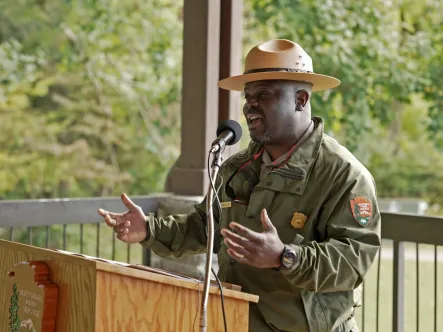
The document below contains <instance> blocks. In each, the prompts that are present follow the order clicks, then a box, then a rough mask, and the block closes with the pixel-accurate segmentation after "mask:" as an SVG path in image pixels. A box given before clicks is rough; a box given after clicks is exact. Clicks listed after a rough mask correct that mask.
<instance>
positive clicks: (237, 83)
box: [99, 39, 381, 332]
mask: <svg viewBox="0 0 443 332" xmlns="http://www.w3.org/2000/svg"><path fill="white" fill-rule="evenodd" d="M339 84H340V81H339V80H337V79H336V78H333V77H330V76H325V75H320V74H316V73H314V72H313V66H312V60H311V58H310V56H309V55H308V54H307V53H306V52H305V51H304V50H303V49H302V48H301V47H300V46H299V45H298V44H296V43H293V42H291V41H289V40H281V39H280V40H270V41H267V42H264V43H261V44H259V45H257V46H256V47H254V48H253V49H252V50H251V51H250V52H249V53H248V55H247V57H246V61H245V72H244V73H243V74H242V75H239V76H234V77H229V78H226V79H224V80H221V81H220V82H219V86H220V87H221V88H223V89H228V90H235V91H244V93H245V104H244V108H243V113H244V115H245V117H246V120H247V124H248V128H249V132H250V136H251V142H250V144H249V147H248V148H247V149H245V150H244V151H242V152H240V153H238V154H235V155H233V156H232V157H230V158H228V159H227V160H226V162H224V164H223V165H222V167H221V169H220V175H222V177H220V178H222V179H223V186H222V190H221V191H220V200H221V202H222V204H221V206H222V213H221V215H220V214H219V213H218V209H214V211H215V213H216V220H217V222H218V226H219V228H218V229H219V230H220V233H219V234H220V235H221V236H220V237H218V239H219V241H217V243H216V246H217V247H218V262H219V277H220V279H221V281H225V282H229V283H233V284H237V285H240V286H242V289H243V290H244V291H245V292H248V293H252V294H257V295H259V302H258V303H257V304H251V307H250V319H249V322H250V331H254V332H261V331H297V332H305V331H311V332H326V331H334V332H338V331H340V332H341V331H358V327H357V326H356V322H355V319H354V311H355V307H356V305H357V302H358V298H357V297H356V296H355V294H356V291H357V290H358V288H359V287H360V286H361V284H362V282H363V280H364V278H365V275H366V273H367V272H368V270H369V268H370V267H371V265H372V264H373V261H374V259H375V257H376V254H377V252H378V250H379V248H380V243H381V239H380V212H379V209H378V205H377V201H376V188H375V184H374V180H373V178H372V176H371V174H370V173H369V172H368V170H367V169H366V168H365V167H364V166H363V165H362V164H361V163H360V162H359V161H358V160H357V159H356V158H355V157H354V156H353V155H352V154H351V153H350V152H349V151H348V150H347V149H346V148H344V147H343V146H341V145H340V144H339V143H338V142H337V141H336V140H334V139H333V138H331V137H330V136H328V135H327V134H325V133H324V123H323V121H322V119H321V118H317V117H313V116H312V115H311V108H310V97H311V93H313V92H316V91H321V90H326V89H331V88H334V87H336V86H338V85H339ZM122 201H123V203H124V204H125V205H126V207H127V208H128V211H127V212H126V213H123V214H119V213H112V212H108V211H104V210H99V213H100V214H101V215H102V216H103V217H104V219H105V221H106V223H107V224H108V225H109V226H110V227H113V228H114V229H115V231H116V232H117V237H118V238H119V239H120V240H122V241H125V242H129V243H141V244H142V245H143V246H146V247H149V248H151V249H152V250H153V251H154V252H156V253H157V254H159V255H161V256H165V255H173V256H176V257H179V256H182V255H185V254H192V253H202V252H204V251H205V249H206V231H205V225H206V212H205V211H206V208H205V202H202V203H201V204H199V205H197V206H196V207H195V211H194V212H193V213H191V214H189V215H171V216H169V217H167V218H156V217H155V216H154V215H153V214H149V215H147V216H145V215H144V214H143V212H142V210H141V208H140V207H138V206H136V205H134V203H133V202H132V201H131V200H130V199H129V197H128V196H126V195H125V194H123V195H122Z"/></svg>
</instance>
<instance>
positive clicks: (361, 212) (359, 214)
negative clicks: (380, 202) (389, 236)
mask: <svg viewBox="0 0 443 332" xmlns="http://www.w3.org/2000/svg"><path fill="white" fill-rule="evenodd" d="M350 203H351V212H352V215H353V216H354V219H355V220H357V222H358V223H359V224H360V225H361V226H363V227H366V226H367V225H368V224H369V222H370V221H371V217H372V203H371V201H370V200H369V199H367V198H366V197H363V196H357V197H355V198H354V199H353V200H351V202H350Z"/></svg>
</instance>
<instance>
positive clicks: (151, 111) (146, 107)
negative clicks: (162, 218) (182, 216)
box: [0, 0, 182, 199]
mask: <svg viewBox="0 0 443 332" xmlns="http://www.w3.org/2000/svg"><path fill="white" fill-rule="evenodd" d="M181 6H182V4H181V3H180V2H176V1H165V0H156V1H150V2H139V1H135V0H126V1H120V2H111V3H110V2H109V1H94V2H82V1H80V2H59V1H52V2H51V1H49V2H34V1H25V2H15V1H6V2H2V3H1V4H0V77H2V79H1V80H0V96H1V98H0V113H1V116H2V122H1V124H0V142H1V144H2V146H3V147H4V149H2V152H1V153H0V180H1V181H0V183H1V184H0V197H2V198H4V199H10V198H43V197H47V198H50V197H67V196H68V197H75V196H77V197H78V196H101V195H115V194H118V193H120V192H121V191H124V190H130V191H131V193H133V194H146V193H149V192H153V191H159V190H162V186H163V182H164V178H165V176H166V172H167V170H168V169H169V168H170V166H171V165H172V163H173V162H174V160H175V159H176V158H177V156H178V146H179V130H180V127H179V123H180V116H179V115H180V112H179V111H178V110H179V102H180V98H179V97H180V76H181V61H180V59H181V49H182V39H181V31H182V22H181V19H180V17H181Z"/></svg>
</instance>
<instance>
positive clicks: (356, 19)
mask: <svg viewBox="0 0 443 332" xmlns="http://www.w3.org/2000/svg"><path fill="white" fill-rule="evenodd" d="M245 5H246V6H245V18H246V27H245V32H246V34H245V52H246V50H248V49H249V48H250V47H251V46H252V45H255V44H256V43H258V42H260V41H263V40H266V39H268V38H288V39H291V40H294V41H296V42H298V43H299V44H300V45H302V46H303V47H304V48H305V49H306V50H307V51H308V52H309V53H310V55H311V56H312V58H313V62H314V71H316V72H319V73H325V74H329V75H332V76H336V77H338V78H340V79H341V81H342V84H341V86H340V87H339V88H337V89H334V90H333V91H327V92H324V93H317V94H315V95H314V96H313V98H312V101H311V103H312V106H313V112H314V114H315V115H320V116H322V117H323V118H324V119H325V121H326V128H327V130H328V131H329V133H330V134H331V135H333V136H334V137H336V138H337V139H338V140H339V141H340V142H341V143H343V144H344V145H345V146H347V147H348V148H349V149H350V150H351V151H352V152H354V153H355V154H356V155H357V157H358V158H359V159H360V160H361V161H363V162H364V164H365V165H366V166H367V167H368V168H369V169H370V170H371V172H372V173H373V174H374V176H375V178H376V182H377V184H378V188H379V195H380V196H388V197H392V196H406V197H422V198H425V199H428V200H429V201H431V202H434V203H437V204H438V203H439V204H443V201H442V198H441V197H443V186H442V185H441V184H442V181H441V179H442V178H443V171H441V169H442V168H441V162H440V160H442V159H443V158H442V157H443V154H442V150H440V147H441V146H442V142H443V139H442V138H443V134H442V132H443V131H442V130H441V129H443V115H442V113H441V112H440V111H441V109H442V106H443V104H442V100H443V99H442V97H443V92H442V89H441V86H442V85H443V81H442V80H443V72H442V68H443V57H442V54H443V50H442V45H443V30H442V29H441V26H442V24H443V21H442V16H441V14H440V13H441V9H442V8H441V3H440V2H438V1H423V2H416V1H411V0H406V1H398V0H394V1H387V2H386V1H378V0H371V1H364V2H361V1H351V0H346V1H341V2H337V1H335V2H333V1H326V0H325V1H314V0H295V1H290V0H275V1H274V0H250V1H246V2H245Z"/></svg>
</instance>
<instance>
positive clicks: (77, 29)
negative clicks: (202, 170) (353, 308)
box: [0, 0, 443, 330]
mask: <svg viewBox="0 0 443 332" xmlns="http://www.w3.org/2000/svg"><path fill="white" fill-rule="evenodd" d="M442 6H443V5H442V2H441V0H422V1H412V0H364V1H363V0H342V1H332V0H315V1H314V0H244V31H243V35H244V52H243V53H244V55H246V53H247V51H248V50H249V49H250V48H251V47H252V46H254V45H256V44H257V43H259V42H261V41H264V40H266V39H268V38H289V39H291V40H294V41H296V42H298V43H299V44H301V45H302V46H303V47H304V48H305V49H306V50H307V51H308V53H309V54H310V55H311V56H312V58H313V60H314V69H315V71H316V72H319V73H324V74H328V75H333V76H336V77H339V78H340V79H341V81H342V85H341V86H340V87H339V88H337V89H335V90H333V91H328V92H325V93H319V94H315V95H314V96H313V99H312V104H313V112H314V114H315V115H319V116H322V117H323V118H324V119H325V122H326V127H327V129H328V130H329V132H328V133H329V134H331V135H332V136H334V137H336V138H337V139H338V140H339V141H340V142H341V143H342V144H344V145H346V146H347V147H348V148H349V149H350V150H351V151H352V152H353V153H355V155H356V156H357V157H358V158H359V159H360V160H361V161H362V162H363V163H364V164H365V165H366V166H367V167H368V169H369V170H370V171H371V172H372V174H373V175H374V177H375V180H376V182H377V186H378V194H379V196H380V197H390V198H394V197H396V198H398V197H400V198H416V199H423V200H426V201H427V202H428V203H429V204H430V206H431V208H430V209H429V211H428V213H429V214H442V213H443V211H442V210H441V208H440V206H443V130H442V129H443V116H442V112H441V111H442V106H443V89H442V86H443V29H442V26H443V19H442V16H443V15H442V13H443V8H442ZM182 7H183V0H149V1H141V0H0V146H1V149H0V199H1V200H10V199H34V198H63V197H92V196H110V195H119V194H120V193H121V192H122V191H126V192H128V193H130V194H131V195H137V194H148V193H152V192H158V191H162V190H163V184H164V180H165V177H166V174H167V171H168V170H169V168H170V167H171V166H172V164H173V163H174V161H175V160H176V158H177V157H178V154H179V148H180V116H181V115H180V97H181V96H180V94H181V75H182V68H181V65H182V46H183V40H182V32H183V20H182ZM239 110H240V109H239ZM246 136H247V135H244V138H243V139H242V142H241V144H242V145H243V146H244V145H245V144H247V137H246ZM48 230H49V229H45V228H33V229H32V236H31V235H30V233H28V230H27V229H26V228H15V229H14V237H13V238H14V240H15V241H20V242H28V240H30V239H32V242H33V244H35V245H39V246H45V244H46V240H47V238H46V234H47V233H46V232H47V231H48ZM80 231H81V228H80V227H79V226H78V225H68V226H63V225H55V226H52V227H51V228H50V237H49V238H48V242H49V243H48V245H49V247H51V248H62V249H66V250H69V251H74V252H83V253H85V254H88V255H93V256H100V257H105V258H110V259H116V260H120V261H126V260H127V261H130V262H132V263H140V262H141V250H140V248H137V247H136V248H135V249H131V247H130V246H126V245H125V244H123V243H122V242H120V241H117V242H116V241H115V236H114V235H113V234H112V232H111V231H110V230H109V229H108V228H105V227H102V228H100V225H84V227H83V240H84V241H83V243H80V241H79V239H80ZM64 235H66V239H67V241H66V242H63V241H62V240H63V238H64ZM2 237H3V238H9V230H3V232H2V230H1V229H0V238H2ZM111 239H112V242H111ZM64 243H65V244H66V247H65V246H64V245H63V244H64ZM133 248H134V247H133ZM440 256H441V255H440ZM382 265H383V266H384V268H382V270H387V271H388V274H387V275H385V276H384V277H383V278H381V290H382V291H381V294H383V301H381V302H382V303H381V307H380V308H378V306H377V307H376V303H377V301H376V299H375V298H371V296H372V295H371V294H373V295H374V294H375V282H374V280H375V279H376V278H375V273H376V271H377V270H376V269H375V268H374V269H372V271H371V274H370V275H369V276H368V282H365V288H366V289H367V293H366V294H367V296H369V297H368V299H367V301H366V315H367V316H366V322H368V324H369V325H367V326H366V327H370V326H372V327H375V326H374V324H375V322H376V319H375V313H376V312H380V314H381V322H382V324H383V326H386V329H387V330H389V326H390V325H389V324H390V322H391V317H390V316H389V315H390V314H391V312H392V311H391V310H389V305H391V304H392V301H390V299H389V298H388V297H387V296H389V294H392V287H393V286H392V277H391V276H392V271H393V267H392V264H391V262H390V261H383V264H382ZM385 265H386V266H385ZM440 265H441V263H440ZM432 267H433V266H432V265H431V263H429V262H423V261H422V262H421V263H420V267H418V265H415V262H411V261H407V262H406V269H407V273H406V274H405V275H406V276H407V277H406V280H405V289H408V290H410V289H414V286H415V285H416V283H415V282H416V280H415V279H414V276H413V275H414V273H413V272H414V271H418V269H420V270H421V271H422V273H423V275H426V276H429V275H432V274H433V269H432ZM417 282H418V279H417ZM432 284H433V282H431V281H428V282H424V283H423V282H422V283H421V284H420V288H422V289H421V294H422V296H421V300H420V301H421V302H423V303H420V307H421V308H423V309H422V312H421V315H422V318H421V319H420V324H421V326H422V327H423V328H424V330H431V328H432V327H431V325H429V324H432V317H430V316H429V315H430V314H432V312H433V307H432V305H431V304H430V303H431V301H429V298H432V297H433V296H434V294H433V291H434V290H433V288H432V287H431V286H432ZM371 287H372V288H373V289H372V288H371ZM439 289H440V286H439ZM408 294H409V293H408ZM414 296H415V295H414ZM414 296H412V297H411V296H410V295H408V296H407V297H406V298H405V303H406V306H407V308H408V311H407V314H406V320H407V322H406V327H407V328H409V329H412V328H414V326H415V324H414V323H415V321H414V317H415V316H414V313H415V309H416V308H415V304H416V298H415V297H414ZM417 296H418V288H417ZM374 297H375V295H374ZM440 307H441V305H439V308H440ZM423 314H426V315H428V316H426V317H423ZM439 326H440V325H439Z"/></svg>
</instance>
